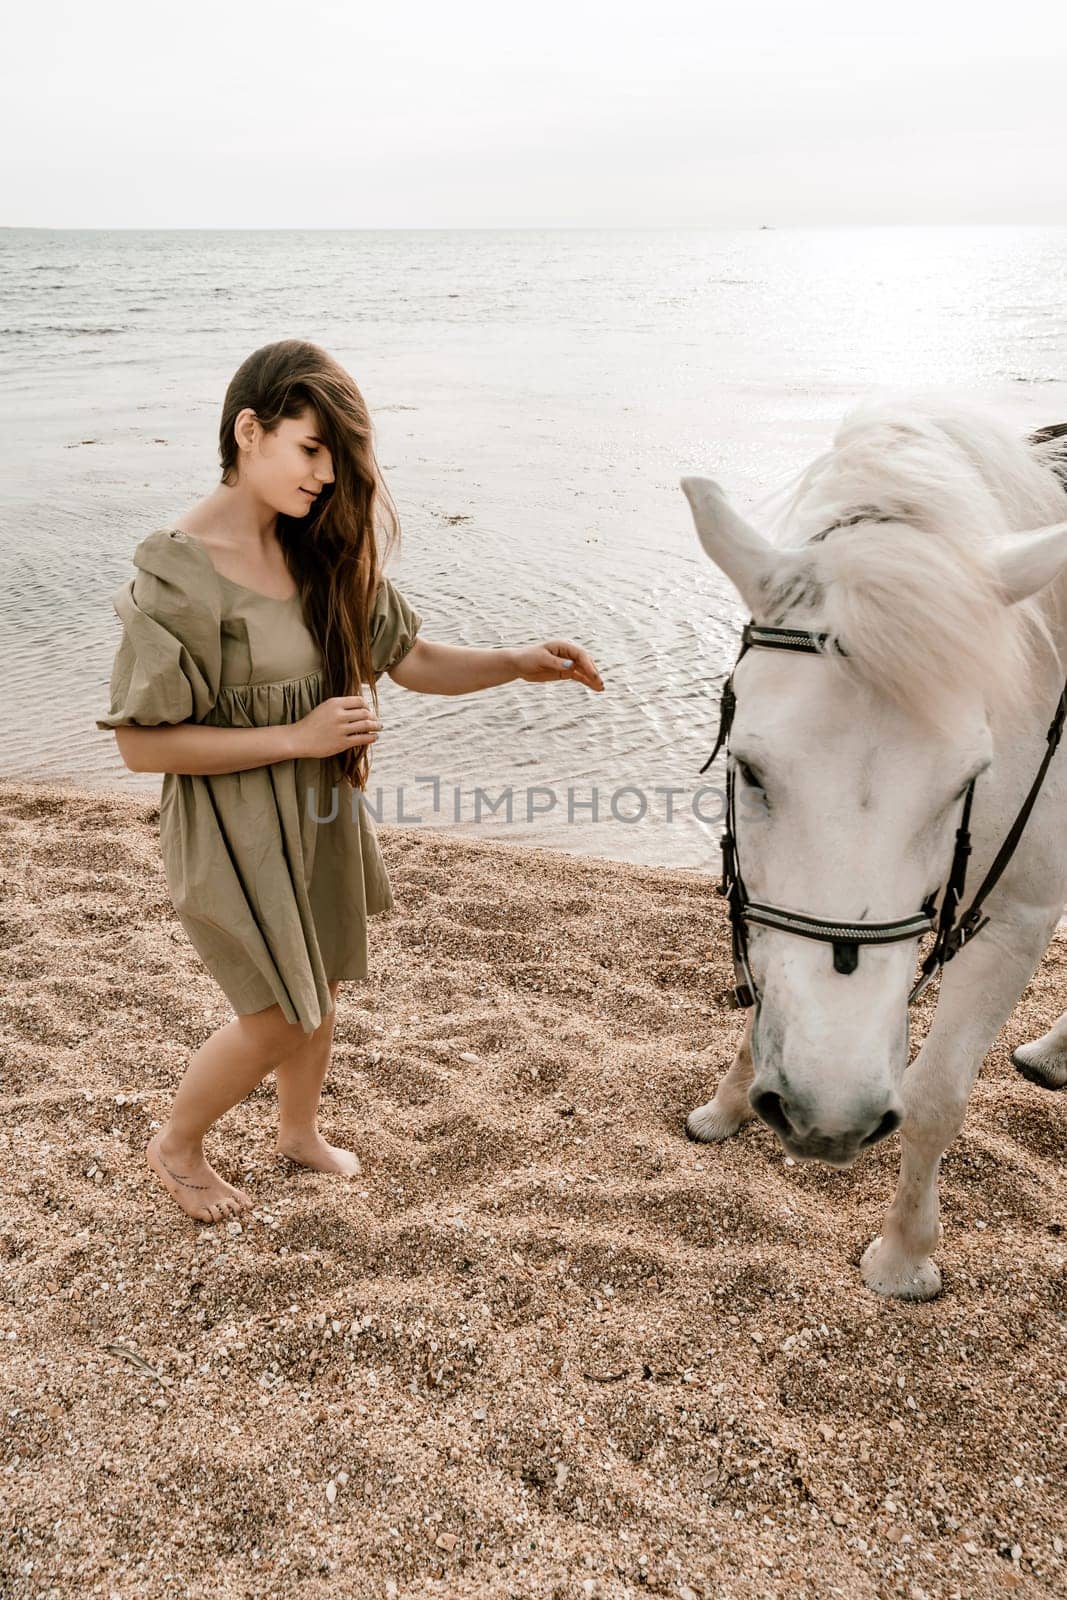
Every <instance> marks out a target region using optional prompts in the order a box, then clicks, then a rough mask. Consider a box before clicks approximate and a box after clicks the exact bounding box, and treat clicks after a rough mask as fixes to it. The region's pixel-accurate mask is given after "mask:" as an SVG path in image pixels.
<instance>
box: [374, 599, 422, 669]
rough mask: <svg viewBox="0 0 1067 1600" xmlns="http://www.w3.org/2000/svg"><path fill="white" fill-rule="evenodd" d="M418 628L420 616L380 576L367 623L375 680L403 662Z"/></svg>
mask: <svg viewBox="0 0 1067 1600" xmlns="http://www.w3.org/2000/svg"><path fill="white" fill-rule="evenodd" d="M421 627H422V618H421V617H420V615H419V613H418V612H417V611H416V610H415V609H414V607H413V606H410V605H409V604H408V602H407V601H406V600H405V599H404V596H403V595H402V594H401V593H400V590H399V589H398V588H397V587H396V585H395V584H394V583H391V582H390V580H389V579H388V578H386V577H385V576H384V575H383V577H382V581H381V585H380V587H379V589H378V594H377V598H376V599H375V602H374V610H373V611H372V612H371V621H370V637H371V665H372V666H373V668H374V674H375V677H381V675H382V673H383V672H391V671H392V670H393V668H394V667H395V666H397V665H398V664H399V663H400V662H401V661H403V659H404V657H405V656H406V655H407V653H408V651H409V650H410V649H411V647H412V645H413V644H414V643H415V636H416V634H417V633H418V631H419V629H420V628H421Z"/></svg>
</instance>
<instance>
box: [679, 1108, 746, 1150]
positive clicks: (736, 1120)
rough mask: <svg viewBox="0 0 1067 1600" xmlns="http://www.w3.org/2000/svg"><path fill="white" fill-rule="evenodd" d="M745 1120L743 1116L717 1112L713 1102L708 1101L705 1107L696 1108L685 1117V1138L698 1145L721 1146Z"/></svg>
mask: <svg viewBox="0 0 1067 1600" xmlns="http://www.w3.org/2000/svg"><path fill="white" fill-rule="evenodd" d="M746 1120H747V1119H746V1118H745V1117H744V1116H737V1115H736V1114H734V1115H731V1114H730V1113H729V1112H726V1111H719V1110H717V1109H716V1106H715V1102H714V1100H710V1101H709V1102H708V1104H707V1105H706V1106H697V1108H696V1110H695V1111H691V1112H690V1113H689V1115H688V1116H687V1117H686V1119H685V1132H686V1137H687V1138H689V1139H693V1140H695V1141H696V1142H697V1143H698V1144H721V1143H722V1141H723V1140H724V1139H732V1138H733V1136H734V1134H735V1133H736V1132H737V1130H738V1129H739V1128H740V1126H741V1124H742V1123H743V1122H745V1121H746Z"/></svg>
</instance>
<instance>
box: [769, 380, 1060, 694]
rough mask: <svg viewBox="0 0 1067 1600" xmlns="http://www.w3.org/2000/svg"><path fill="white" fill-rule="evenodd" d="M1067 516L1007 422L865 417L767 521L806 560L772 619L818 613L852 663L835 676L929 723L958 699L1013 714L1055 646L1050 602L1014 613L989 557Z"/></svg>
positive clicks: (933, 414) (1056, 488)
mask: <svg viewBox="0 0 1067 1600" xmlns="http://www.w3.org/2000/svg"><path fill="white" fill-rule="evenodd" d="M1063 512H1064V497H1063V489H1062V487H1061V485H1060V483H1059V481H1058V479H1057V478H1056V476H1055V474H1054V472H1053V471H1052V470H1051V467H1050V464H1049V462H1048V460H1047V458H1046V459H1042V457H1041V455H1040V453H1039V452H1036V451H1034V450H1033V449H1032V448H1031V447H1030V446H1029V445H1028V444H1027V442H1026V439H1025V436H1024V435H1023V434H1022V433H1021V432H1020V431H1019V429H1018V428H1017V427H1016V426H1015V425H1014V424H1013V423H1012V422H1010V421H1009V420H1007V419H1005V418H1004V417H1003V416H1000V415H998V414H997V413H995V412H991V411H990V410H988V409H985V408H979V407H975V406H973V405H964V404H962V403H960V402H955V403H953V404H951V405H948V404H946V403H945V402H944V401H943V400H942V401H937V402H928V403H925V404H924V403H923V401H922V399H921V398H920V399H919V400H909V401H906V402H901V403H899V404H893V405H890V404H885V403H882V404H879V405H866V406H862V407H859V408H858V409H857V410H855V411H853V412H852V413H850V414H849V416H847V417H846V418H845V420H844V422H843V423H842V425H841V427H840V428H839V430H838V432H837V435H836V437H835V439H834V443H833V447H832V448H831V449H830V450H829V451H827V452H826V453H825V454H824V455H822V456H820V457H819V458H818V459H817V460H815V461H813V462H812V463H811V465H810V466H809V467H808V468H807V469H806V470H805V471H804V472H803V473H801V475H800V477H799V478H798V479H797V480H796V481H795V483H794V484H793V485H792V486H791V488H790V490H789V491H788V497H787V499H786V500H785V503H784V505H782V507H781V510H780V513H779V516H778V518H777V520H776V521H775V522H774V523H773V524H772V529H771V535H772V538H774V540H775V541H776V542H777V543H779V544H782V545H787V546H789V547H791V549H792V552H793V555H794V557H795V559H794V560H793V561H791V562H789V563H788V564H787V565H786V568H785V572H784V575H783V583H782V584H780V585H779V586H778V589H777V591H776V593H775V594H774V595H773V597H769V603H770V602H771V600H772V599H773V602H774V609H775V621H776V623H779V624H780V623H782V622H785V620H786V618H787V617H788V616H789V615H790V613H791V612H792V611H794V610H798V611H800V612H802V613H803V614H804V615H805V622H804V625H805V626H813V625H815V624H814V623H813V622H812V621H811V620H810V619H811V613H812V611H813V609H816V608H815V607H814V606H813V601H817V610H818V626H819V627H820V628H826V629H828V631H829V632H830V633H831V634H832V635H833V636H834V637H836V638H837V639H839V640H840V642H841V644H842V645H843V646H844V648H845V649H846V650H847V651H848V659H847V660H842V661H841V663H840V670H843V671H846V672H851V673H856V674H859V675H860V676H861V677H862V678H863V679H864V680H866V681H867V682H869V683H871V684H873V685H874V686H875V687H876V688H878V689H880V690H881V691H883V692H884V693H886V694H887V695H889V696H890V698H892V699H894V700H895V701H897V702H898V703H900V704H902V705H905V706H906V707H908V708H909V709H910V710H913V711H914V712H915V713H916V714H918V715H919V716H921V717H923V718H925V719H926V720H930V721H934V722H937V721H939V720H940V719H941V716H942V713H943V712H947V710H948V706H949V705H950V703H951V701H952V699H953V698H954V696H955V695H956V694H957V693H958V692H960V691H961V690H963V691H967V690H971V691H974V692H977V693H978V694H980V695H981V696H982V698H983V699H984V701H985V703H986V705H987V706H988V707H989V710H990V712H991V713H993V712H996V711H997V710H1001V711H1004V712H1011V711H1013V710H1017V709H1019V708H1020V707H1021V705H1022V704H1024V703H1025V700H1026V698H1027V695H1028V693H1029V690H1030V687H1031V684H1032V681H1033V676H1034V672H1035V670H1036V668H1037V663H1038V660H1039V658H1040V655H1041V654H1042V653H1043V652H1045V651H1047V650H1048V649H1049V648H1050V647H1051V646H1052V638H1051V634H1050V630H1049V626H1048V619H1047V607H1046V604H1045V602H1044V601H1043V600H1042V599H1041V598H1037V597H1035V598H1034V599H1032V600H1028V601H1023V602H1021V603H1019V604H1018V605H1014V606H1006V605H1004V604H1003V602H1002V600H1001V598H1000V595H999V590H998V586H997V582H996V573H995V569H994V565H993V549H994V546H995V544H996V542H997V541H998V540H999V539H1000V538H1001V537H1003V536H1004V535H1005V534H1011V533H1013V532H1024V531H1026V530H1028V529H1030V528H1032V527H1039V526H1043V525H1045V524H1048V523H1051V522H1054V521H1058V520H1060V518H1061V517H1062V515H1063ZM842 524H845V525H844V526H842ZM798 546H799V547H801V548H798Z"/></svg>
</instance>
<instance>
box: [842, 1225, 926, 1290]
mask: <svg viewBox="0 0 1067 1600" xmlns="http://www.w3.org/2000/svg"><path fill="white" fill-rule="evenodd" d="M860 1272H861V1274H862V1276H863V1281H864V1283H865V1284H866V1285H867V1287H868V1289H873V1290H874V1292H875V1294H884V1295H887V1296H889V1297H890V1298H891V1299H893V1300H933V1299H934V1298H935V1297H936V1296H937V1295H939V1294H940V1293H941V1273H940V1272H939V1270H938V1268H937V1267H936V1266H935V1265H934V1263H933V1262H932V1261H931V1260H930V1257H929V1256H923V1257H921V1258H920V1259H919V1260H918V1261H909V1260H908V1259H907V1257H906V1256H902V1255H901V1254H900V1253H899V1251H891V1250H890V1249H889V1247H888V1246H887V1245H886V1244H885V1243H884V1241H883V1239H882V1236H881V1234H879V1235H878V1237H877V1239H872V1240H871V1242H870V1244H869V1245H868V1246H867V1248H866V1250H865V1251H864V1252H863V1256H862V1259H861V1261H860Z"/></svg>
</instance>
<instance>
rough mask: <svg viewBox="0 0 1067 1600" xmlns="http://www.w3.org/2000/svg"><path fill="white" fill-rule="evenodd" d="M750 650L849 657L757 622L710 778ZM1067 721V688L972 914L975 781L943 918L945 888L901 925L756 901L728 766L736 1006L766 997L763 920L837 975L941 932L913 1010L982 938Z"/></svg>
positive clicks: (748, 631) (825, 643)
mask: <svg viewBox="0 0 1067 1600" xmlns="http://www.w3.org/2000/svg"><path fill="white" fill-rule="evenodd" d="M750 649H761V650H792V651H796V652H800V653H802V654H807V655H825V654H827V652H828V651H832V652H833V653H834V654H837V655H841V656H845V655H847V654H848V652H847V651H846V650H843V649H842V648H841V646H840V645H839V644H838V643H837V641H836V640H831V639H830V636H829V635H828V634H825V633H813V632H810V631H808V630H807V629H804V628H769V627H763V626H760V625H758V624H757V623H755V622H751V621H750V622H749V623H748V624H747V625H746V627H745V628H744V629H743V631H742V634H741V649H740V651H739V653H738V656H737V661H735V663H734V667H733V671H731V673H730V676H729V678H727V680H726V683H725V684H724V685H723V691H722V699H721V702H720V708H719V734H718V738H717V739H716V741H715V748H714V750H713V751H712V752H711V755H710V756H709V757H708V759H707V761H706V762H705V763H704V765H703V766H702V767H701V769H700V770H701V772H702V773H704V772H706V771H707V770H708V768H709V767H710V766H711V763H712V762H713V761H714V760H715V757H716V756H717V755H718V753H719V751H720V750H721V749H722V748H723V746H724V745H726V746H727V754H728V755H729V743H728V741H729V737H730V728H731V726H732V724H733V719H734V711H735V709H736V705H737V701H736V697H735V695H734V688H733V681H734V672H736V670H737V666H738V663H739V662H740V661H741V659H742V657H743V656H744V655H745V653H746V652H747V651H748V650H750ZM1065 718H1067V685H1065V686H1064V689H1063V692H1062V693H1061V695H1060V698H1059V703H1058V705H1057V707H1056V713H1055V715H1054V716H1053V719H1052V722H1051V724H1050V726H1049V730H1048V733H1047V735H1046V739H1047V741H1048V748H1047V749H1046V751H1045V755H1044V757H1043V759H1042V762H1041V765H1040V767H1039V769H1038V773H1037V776H1036V778H1035V779H1034V782H1033V784H1032V785H1031V787H1030V792H1029V794H1028V795H1027V797H1026V799H1025V800H1024V802H1023V804H1022V807H1021V809H1020V811H1019V814H1018V816H1017V817H1016V818H1015V821H1014V822H1013V823H1012V826H1011V828H1010V830H1009V832H1008V835H1007V837H1006V838H1005V840H1004V843H1003V844H1002V845H1001V847H1000V850H999V851H998V852H997V856H996V859H995V860H994V862H993V865H992V866H991V867H990V869H989V871H988V872H987V873H986V876H985V878H984V879H983V881H982V884H981V886H980V888H979V889H978V892H977V893H976V895H975V896H974V899H973V900H972V901H971V904H970V905H969V906H968V908H967V910H966V911H965V912H963V914H962V915H959V916H957V913H958V911H959V907H960V905H961V904H962V901H963V891H964V887H965V884H966V881H967V859H968V857H969V856H970V854H971V834H970V819H971V802H972V800H973V799H974V785H975V782H976V779H975V778H972V779H971V781H970V783H969V784H968V785H967V788H966V791H965V795H964V800H963V814H962V816H961V819H960V825H959V827H958V828H957V829H956V845H955V849H954V851H953V853H952V865H951V867H950V868H949V875H948V881H947V883H946V884H945V889H944V895H943V898H942V901H941V910H940V913H939V914H938V915H937V917H936V920H935V914H934V913H935V906H936V904H937V895H938V891H937V890H936V889H935V890H934V891H933V892H932V893H931V894H929V895H928V896H927V898H926V899H925V900H924V901H923V903H922V907H921V909H920V910H919V911H917V912H916V913H915V915H914V916H911V917H902V918H900V919H899V920H898V921H896V922H828V921H825V920H824V919H823V918H821V917H808V916H804V915H803V914H802V913H800V912H796V911H788V910H786V909H784V908H783V907H781V906H772V905H766V904H764V903H763V902H762V901H758V900H750V899H749V898H748V893H747V891H746V889H745V884H744V879H743V878H742V876H741V867H740V862H739V859H738V850H737V834H736V808H735V796H734V769H733V765H732V764H731V763H730V762H729V761H728V762H727V768H726V831H725V832H724V833H723V835H722V841H721V843H722V883H721V884H720V885H719V890H718V892H719V893H720V894H721V895H725V897H726V899H727V901H728V904H729V908H730V928H731V934H732V941H733V960H734V977H735V980H736V982H735V985H734V988H733V990H732V991H730V1004H731V1005H733V1006H735V1007H740V1008H743V1007H746V1006H751V1005H755V1004H756V1003H757V1001H758V999H759V993H758V990H757V988H756V984H755V980H754V979H753V977H752V973H751V971H750V969H749V963H748V924H749V923H756V924H758V925H759V926H760V927H764V928H777V929H778V930H780V931H781V932H783V933H793V934H797V935H799V936H800V937H801V938H803V939H819V940H822V941H823V942H824V943H826V944H832V945H833V947H834V971H835V972H840V973H844V974H846V975H847V974H848V973H851V972H855V970H856V968H857V966H858V965H859V947H860V945H861V944H896V943H899V942H901V941H903V940H905V939H921V938H922V937H923V935H924V934H927V933H932V932H933V931H934V928H935V927H936V929H937V937H936V938H935V940H934V943H933V945H932V946H931V948H930V952H929V954H928V955H927V956H926V958H925V960H924V961H923V963H922V966H921V968H920V972H919V978H918V981H917V982H916V984H915V986H914V988H913V989H912V990H911V993H910V994H909V996H908V1005H909V1006H910V1005H911V1004H912V1003H913V1002H914V1001H915V1000H917V999H918V997H919V996H920V995H921V994H922V992H923V990H924V989H925V988H926V987H927V985H928V984H929V983H930V982H931V981H932V979H933V977H934V975H935V973H937V972H939V971H940V970H941V969H942V968H943V967H944V966H945V963H946V962H948V961H951V960H952V958H953V956H955V955H956V954H957V953H958V952H959V951H960V950H962V949H963V947H964V945H966V944H969V943H970V941H971V940H972V939H973V938H974V937H975V935H976V934H978V933H981V931H982V929H983V928H984V927H985V925H986V923H987V922H988V921H989V918H988V917H986V916H983V915H982V905H983V902H984V901H985V898H986V896H987V895H988V894H989V892H990V890H991V889H992V888H993V886H994V884H995V883H996V882H997V880H998V879H999V878H1000V875H1001V873H1002V872H1003V871H1004V868H1005V867H1006V866H1007V864H1008V862H1009V861H1010V860H1011V857H1012V855H1013V854H1014V852H1015V847H1016V845H1017V844H1018V843H1019V840H1020V838H1021V837H1022V833H1023V829H1024V828H1025V827H1026V823H1027V821H1028V819H1029V816H1030V812H1031V811H1032V810H1033V807H1034V802H1035V801H1036V799H1037V796H1038V792H1039V791H1040V789H1041V785H1042V783H1043V782H1044V779H1045V774H1046V772H1047V771H1048V768H1049V763H1050V762H1051V760H1052V757H1053V755H1054V754H1055V751H1056V747H1057V745H1058V744H1059V742H1060V737H1061V735H1062V733H1063V726H1064V720H1065Z"/></svg>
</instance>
